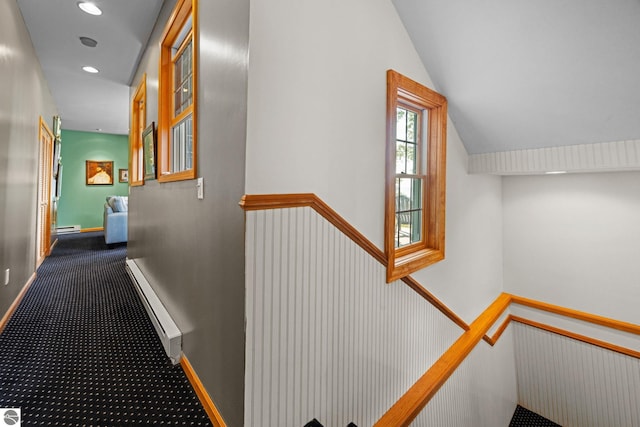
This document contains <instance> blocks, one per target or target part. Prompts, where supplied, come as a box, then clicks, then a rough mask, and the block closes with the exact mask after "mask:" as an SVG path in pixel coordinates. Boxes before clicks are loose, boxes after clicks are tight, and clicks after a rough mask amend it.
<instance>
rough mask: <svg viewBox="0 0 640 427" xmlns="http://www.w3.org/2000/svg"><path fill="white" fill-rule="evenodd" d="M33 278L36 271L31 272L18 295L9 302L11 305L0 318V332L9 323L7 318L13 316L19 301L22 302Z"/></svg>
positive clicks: (34, 278)
mask: <svg viewBox="0 0 640 427" xmlns="http://www.w3.org/2000/svg"><path fill="white" fill-rule="evenodd" d="M35 280H36V273H33V274H32V275H31V277H29V280H27V283H25V285H24V286H23V287H22V289H21V290H20V293H19V294H18V296H16V299H15V300H13V303H11V305H10V306H9V309H8V310H7V312H6V313H5V314H4V316H3V317H2V319H1V320H0V333H2V331H3V330H4V328H5V326H7V323H9V319H11V316H13V313H14V312H15V311H16V309H17V308H18V306H19V305H20V302H22V299H23V298H24V296H25V294H26V293H27V291H28V290H29V288H30V287H31V284H32V283H33V282H34V281H35Z"/></svg>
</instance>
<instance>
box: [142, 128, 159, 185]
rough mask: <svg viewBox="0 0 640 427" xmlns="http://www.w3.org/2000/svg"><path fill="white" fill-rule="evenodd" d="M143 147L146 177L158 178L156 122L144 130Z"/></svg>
mask: <svg viewBox="0 0 640 427" xmlns="http://www.w3.org/2000/svg"><path fill="white" fill-rule="evenodd" d="M142 149H143V152H144V179H145V181H146V180H150V179H156V149H157V148H156V124H155V122H151V124H150V125H149V126H148V127H147V128H146V129H145V130H144V131H142Z"/></svg>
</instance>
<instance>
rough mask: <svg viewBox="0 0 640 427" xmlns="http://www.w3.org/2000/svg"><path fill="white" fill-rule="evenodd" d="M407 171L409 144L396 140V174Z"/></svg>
mask: <svg viewBox="0 0 640 427" xmlns="http://www.w3.org/2000/svg"><path fill="white" fill-rule="evenodd" d="M399 173H407V144H406V143H404V142H402V141H396V174H399Z"/></svg>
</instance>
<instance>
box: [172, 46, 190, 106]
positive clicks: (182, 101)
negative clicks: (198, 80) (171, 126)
mask: <svg viewBox="0 0 640 427" xmlns="http://www.w3.org/2000/svg"><path fill="white" fill-rule="evenodd" d="M192 47H193V43H192V42H191V41H189V43H188V44H187V46H186V47H185V48H184V50H183V51H182V53H181V54H180V56H178V57H177V58H175V60H174V66H173V68H174V104H173V106H174V113H173V114H174V117H175V116H177V115H178V114H180V113H181V112H183V111H184V110H185V109H186V108H187V107H189V106H190V105H191V103H192V102H193V96H192V94H193V61H192V60H191V58H192V52H191V50H192Z"/></svg>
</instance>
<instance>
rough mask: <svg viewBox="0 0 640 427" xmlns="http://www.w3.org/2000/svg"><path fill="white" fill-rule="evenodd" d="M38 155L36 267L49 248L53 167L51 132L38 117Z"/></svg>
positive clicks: (47, 253)
mask: <svg viewBox="0 0 640 427" xmlns="http://www.w3.org/2000/svg"><path fill="white" fill-rule="evenodd" d="M38 139H39V140H40V155H39V160H38V213H37V215H38V219H37V221H38V222H37V226H36V229H37V230H36V236H37V237H36V238H37V244H36V247H37V257H36V259H37V260H38V261H37V263H36V268H37V267H38V266H40V264H41V263H42V261H44V259H45V257H46V256H47V255H49V252H50V250H51V249H50V248H51V172H52V167H53V133H52V132H51V130H50V129H49V127H48V126H47V123H46V122H45V121H44V120H42V117H40V126H39V131H38Z"/></svg>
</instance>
